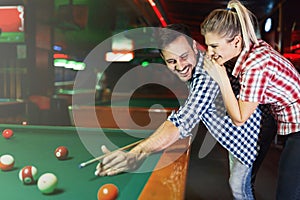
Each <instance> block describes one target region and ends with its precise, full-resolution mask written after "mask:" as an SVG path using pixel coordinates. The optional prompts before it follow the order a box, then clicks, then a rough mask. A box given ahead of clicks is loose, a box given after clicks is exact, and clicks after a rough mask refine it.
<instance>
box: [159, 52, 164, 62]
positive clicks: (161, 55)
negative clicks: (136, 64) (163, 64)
mask: <svg viewBox="0 0 300 200" xmlns="http://www.w3.org/2000/svg"><path fill="white" fill-rule="evenodd" d="M159 55H160V57H161V58H162V59H163V60H165V57H164V55H163V53H162V52H160V53H159Z"/></svg>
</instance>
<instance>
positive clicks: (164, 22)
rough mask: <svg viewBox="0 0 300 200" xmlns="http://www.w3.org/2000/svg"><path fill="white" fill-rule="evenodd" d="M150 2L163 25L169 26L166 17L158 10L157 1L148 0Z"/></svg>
mask: <svg viewBox="0 0 300 200" xmlns="http://www.w3.org/2000/svg"><path fill="white" fill-rule="evenodd" d="M148 2H149V3H150V5H151V6H152V9H153V11H154V12H155V14H156V16H157V17H158V19H159V21H160V23H161V25H162V26H163V27H165V26H167V23H166V21H165V19H164V18H163V16H162V14H161V12H160V11H159V10H158V8H157V7H156V5H155V3H154V2H153V0H148Z"/></svg>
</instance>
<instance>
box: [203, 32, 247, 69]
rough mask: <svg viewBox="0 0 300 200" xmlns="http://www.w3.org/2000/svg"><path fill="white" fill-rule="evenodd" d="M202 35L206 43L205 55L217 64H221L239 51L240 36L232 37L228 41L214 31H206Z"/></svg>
mask: <svg viewBox="0 0 300 200" xmlns="http://www.w3.org/2000/svg"><path fill="white" fill-rule="evenodd" d="M204 37H205V44H206V45H207V55H208V56H209V57H211V58H212V59H214V60H215V61H216V62H217V63H218V64H219V65H223V64H224V63H225V62H227V61H228V60H231V59H232V58H234V57H236V56H238V55H239V54H240V53H241V49H242V48H241V47H242V45H241V44H242V40H241V37H240V36H236V37H234V39H233V40H232V41H228V39H227V38H225V37H220V36H219V35H217V34H214V33H207V34H206V35H205V36H204Z"/></svg>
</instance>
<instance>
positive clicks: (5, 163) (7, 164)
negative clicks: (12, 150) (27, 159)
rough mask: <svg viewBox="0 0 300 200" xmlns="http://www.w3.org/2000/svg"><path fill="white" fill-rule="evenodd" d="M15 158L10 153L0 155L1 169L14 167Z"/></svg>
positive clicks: (6, 169) (7, 169)
mask: <svg viewBox="0 0 300 200" xmlns="http://www.w3.org/2000/svg"><path fill="white" fill-rule="evenodd" d="M14 164H15V159H14V157H13V156H12V155H9V154H4V155H2V156H1V157H0V169H1V170H2V171H9V170H11V169H12V168H13V167H14Z"/></svg>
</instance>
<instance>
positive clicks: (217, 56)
mask: <svg viewBox="0 0 300 200" xmlns="http://www.w3.org/2000/svg"><path fill="white" fill-rule="evenodd" d="M220 57H221V56H219V55H216V56H213V57H212V58H213V59H214V60H218V59H219V58H220Z"/></svg>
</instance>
